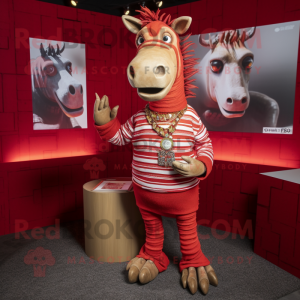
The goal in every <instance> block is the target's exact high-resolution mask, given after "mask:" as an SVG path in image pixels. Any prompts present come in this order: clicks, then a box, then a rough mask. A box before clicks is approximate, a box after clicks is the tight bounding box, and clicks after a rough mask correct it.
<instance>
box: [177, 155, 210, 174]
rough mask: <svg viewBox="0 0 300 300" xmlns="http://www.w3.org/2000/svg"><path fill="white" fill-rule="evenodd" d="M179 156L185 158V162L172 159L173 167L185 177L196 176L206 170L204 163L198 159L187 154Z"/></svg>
mask: <svg viewBox="0 0 300 300" xmlns="http://www.w3.org/2000/svg"><path fill="white" fill-rule="evenodd" d="M181 158H182V159H183V160H185V161H186V162H187V164H183V163H181V162H179V161H173V169H174V170H175V171H176V172H178V173H179V174H181V175H183V176H185V177H196V176H200V175H202V174H203V173H204V172H205V171H206V167H205V165H204V163H202V162H201V161H200V160H198V159H195V158H192V157H189V156H181Z"/></svg>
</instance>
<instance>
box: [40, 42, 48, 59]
mask: <svg viewBox="0 0 300 300" xmlns="http://www.w3.org/2000/svg"><path fill="white" fill-rule="evenodd" d="M40 52H41V56H42V57H45V56H46V55H47V53H46V51H45V49H44V46H43V44H42V43H41V45H40Z"/></svg>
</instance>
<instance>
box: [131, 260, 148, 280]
mask: <svg viewBox="0 0 300 300" xmlns="http://www.w3.org/2000/svg"><path fill="white" fill-rule="evenodd" d="M145 263H146V260H145V259H144V258H141V257H135V258H133V259H132V260H131V261H130V262H129V263H128V265H127V267H126V270H129V272H128V280H129V282H130V283H135V282H137V281H138V278H139V273H140V270H141V269H142V267H143V266H144V264H145Z"/></svg>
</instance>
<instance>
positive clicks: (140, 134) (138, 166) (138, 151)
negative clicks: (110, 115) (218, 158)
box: [94, 105, 213, 192]
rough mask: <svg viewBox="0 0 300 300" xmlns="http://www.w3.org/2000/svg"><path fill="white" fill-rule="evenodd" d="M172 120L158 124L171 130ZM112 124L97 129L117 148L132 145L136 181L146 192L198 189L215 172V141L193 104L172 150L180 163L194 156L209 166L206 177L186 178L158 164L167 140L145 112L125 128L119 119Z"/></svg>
mask: <svg viewBox="0 0 300 300" xmlns="http://www.w3.org/2000/svg"><path fill="white" fill-rule="evenodd" d="M171 121H173V120H171ZM171 121H164V122H159V121H158V122H157V124H158V125H159V126H161V127H163V128H168V127H169V126H170V125H171ZM109 123H110V124H109ZM109 123H107V124H105V125H102V126H97V125H96V124H94V126H95V128H96V129H97V130H98V132H99V134H100V136H101V137H102V138H103V139H104V140H107V141H109V142H111V143H112V144H114V145H118V146H122V145H125V144H128V143H130V142H131V143H132V145H133V160H132V179H133V181H134V182H135V183H136V184H137V185H139V186H140V187H142V188H144V189H147V190H151V191H155V192H181V191H185V190H188V189H190V188H193V187H194V186H196V185H197V184H198V183H199V179H205V178H206V177H207V176H208V175H209V173H210V172H211V169H212V165H213V148H212V143H211V139H210V138H209V135H208V132H207V130H206V128H205V126H204V125H203V123H202V121H201V120H200V117H199V116H198V114H197V112H196V111H195V110H194V109H193V108H192V107H191V106H190V105H188V108H187V110H186V111H185V113H184V115H183V116H182V118H181V119H180V121H179V122H178V124H177V127H176V131H175V132H174V133H173V134H172V139H173V143H174V144H173V149H172V151H174V153H175V159H176V160H177V161H179V162H182V163H186V162H185V161H184V160H182V158H181V156H190V157H192V158H195V159H198V160H200V161H202V162H203V163H204V164H205V166H206V174H205V176H204V177H199V178H197V177H185V176H182V175H180V174H178V173H177V172H176V171H175V170H174V169H173V168H172V167H164V166H159V165H158V151H159V150H161V148H160V142H161V140H162V139H163V138H162V137H161V136H159V135H158V134H157V133H156V131H154V130H153V129H152V125H150V124H149V123H148V121H147V119H146V113H145V109H142V110H140V111H138V112H137V113H136V114H135V115H133V116H132V117H131V118H130V119H128V120H127V122H126V123H125V124H123V125H120V123H119V121H118V119H117V118H115V119H114V120H112V121H110V122H109Z"/></svg>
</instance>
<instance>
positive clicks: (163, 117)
mask: <svg viewBox="0 0 300 300" xmlns="http://www.w3.org/2000/svg"><path fill="white" fill-rule="evenodd" d="M186 110H187V106H186V107H185V108H184V109H182V110H180V111H178V112H175V113H165V114H160V113H158V112H154V111H151V110H150V109H149V104H147V105H146V108H145V112H146V118H147V121H148V123H149V124H150V125H152V128H153V130H155V131H156V132H157V134H158V135H159V136H161V137H163V139H162V140H161V142H160V148H161V150H159V151H158V165H159V166H164V167H172V163H173V161H175V153H174V151H172V149H173V146H174V144H173V140H172V134H173V133H174V132H175V130H176V126H177V124H178V122H179V120H180V119H181V117H182V116H183V115H184V113H185V111H186ZM172 119H174V120H173V121H172V123H171V125H170V126H169V127H168V128H162V127H160V126H159V125H157V121H168V120H172Z"/></svg>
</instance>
